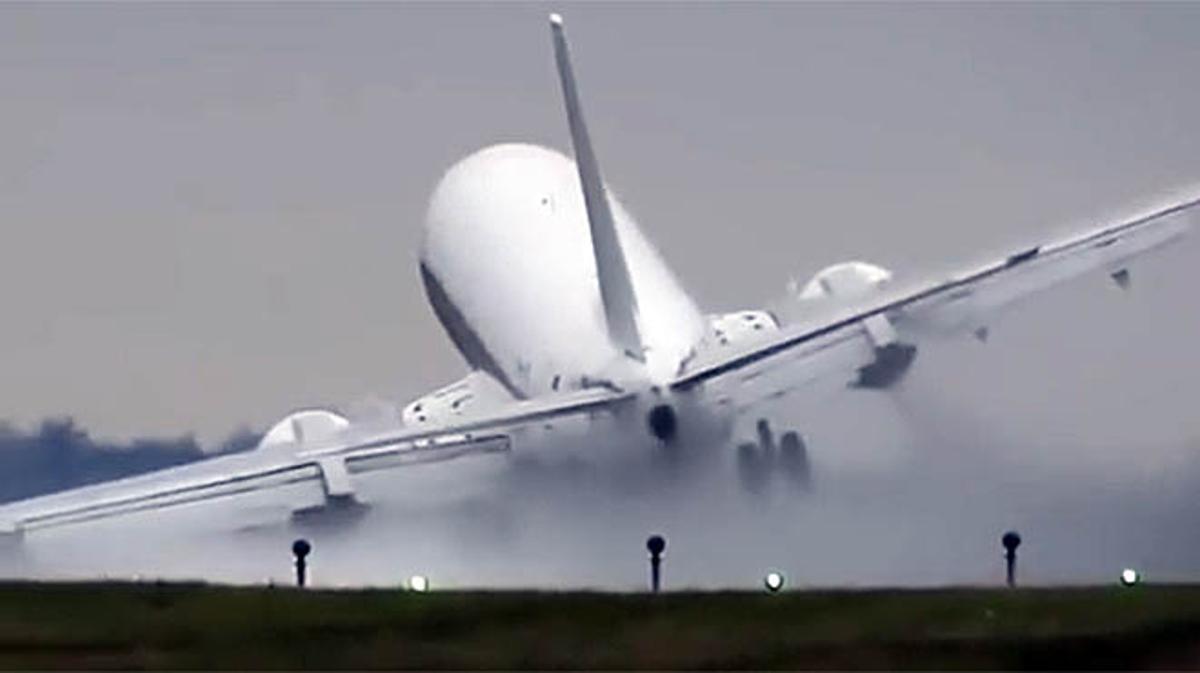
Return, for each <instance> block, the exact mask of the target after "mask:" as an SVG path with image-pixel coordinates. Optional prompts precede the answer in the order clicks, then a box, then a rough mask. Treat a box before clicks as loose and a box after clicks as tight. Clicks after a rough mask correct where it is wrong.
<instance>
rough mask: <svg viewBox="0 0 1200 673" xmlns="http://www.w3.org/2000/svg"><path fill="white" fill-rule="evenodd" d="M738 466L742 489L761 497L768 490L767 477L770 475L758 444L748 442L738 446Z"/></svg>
mask: <svg viewBox="0 0 1200 673" xmlns="http://www.w3.org/2000/svg"><path fill="white" fill-rule="evenodd" d="M737 466H738V477H739V478H740V479H741V482H742V488H743V489H745V491H746V492H747V493H750V494H752V495H761V494H762V493H763V492H764V491H765V490H766V485H767V477H768V476H770V475H769V474H768V470H767V465H766V461H765V460H763V455H762V452H761V451H760V450H759V448H758V444H755V443H753V442H747V443H745V444H739V445H738V448H737Z"/></svg>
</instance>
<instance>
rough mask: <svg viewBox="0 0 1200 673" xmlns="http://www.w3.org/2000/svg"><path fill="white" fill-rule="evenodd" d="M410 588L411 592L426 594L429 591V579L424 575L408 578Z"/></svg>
mask: <svg viewBox="0 0 1200 673" xmlns="http://www.w3.org/2000/svg"><path fill="white" fill-rule="evenodd" d="M408 588H409V590H410V591H416V592H417V593H425V592H426V591H429V578H427V577H425V576H424V575H413V576H412V577H410V578H408Z"/></svg>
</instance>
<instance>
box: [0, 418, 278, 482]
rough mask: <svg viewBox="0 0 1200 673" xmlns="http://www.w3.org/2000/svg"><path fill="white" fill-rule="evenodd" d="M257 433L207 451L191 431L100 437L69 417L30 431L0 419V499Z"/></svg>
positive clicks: (149, 466) (158, 465)
mask: <svg viewBox="0 0 1200 673" xmlns="http://www.w3.org/2000/svg"><path fill="white" fill-rule="evenodd" d="M259 436H260V435H259V434H258V433H256V432H253V431H251V430H248V429H241V430H238V431H237V432H235V433H233V434H232V435H231V436H230V437H229V438H228V439H227V440H225V441H224V442H222V443H221V445H220V446H218V447H216V449H215V450H210V451H205V450H204V449H203V448H202V447H201V446H200V444H199V443H198V442H197V441H196V438H195V437H193V436H191V435H185V436H183V437H177V438H174V439H158V438H138V439H134V440H131V441H129V442H107V441H98V440H95V439H93V438H92V437H91V436H89V435H88V433H87V431H86V430H84V429H83V428H81V427H79V426H78V425H76V423H75V421H74V419H71V418H54V419H47V420H45V421H43V422H42V423H41V425H40V426H39V427H38V428H37V429H36V430H34V431H32V432H26V431H22V430H20V429H18V428H15V427H13V426H12V425H9V424H6V423H0V502H9V501H12V500H20V499H22V498H29V497H32V496H35V495H42V494H45V493H53V492H55V491H61V490H64V489H68V488H74V487H76V486H83V485H85V484H94V483H97V482H102V481H109V480H112V479H119V478H121V477H128V476H131V475H135V474H140V473H143V472H151V471H153V470H161V469H163V468H167V467H172V466H174V465H182V464H184V463H190V462H192V461H195V460H200V459H201V458H207V457H210V456H213V455H216V454H221V453H232V452H236V451H245V450H247V449H250V448H253V447H254V446H255V444H257V443H258V439H259Z"/></svg>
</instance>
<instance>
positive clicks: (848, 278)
mask: <svg viewBox="0 0 1200 673" xmlns="http://www.w3.org/2000/svg"><path fill="white" fill-rule="evenodd" d="M891 280H892V272H891V271H888V270H887V269H885V268H883V267H880V266H875V265H874V264H868V263H867V262H842V263H841V264H834V265H833V266H829V267H826V268H824V269H821V270H820V271H819V272H817V274H816V275H815V276H813V277H812V279H811V280H809V281H808V283H806V284H805V285H804V287H803V288H802V289H801V288H799V287H797V285H796V284H795V283H792V285H791V287H789V290H790V293H791V294H792V295H794V296H796V297H797V298H799V299H801V300H805V301H808V300H815V299H854V298H858V297H862V296H864V295H866V294H869V293H871V292H875V291H878V290H880V289H882V288H883V287H884V286H886V285H887V284H888V283H889V282H891Z"/></svg>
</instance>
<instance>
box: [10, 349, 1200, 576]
mask: <svg viewBox="0 0 1200 673" xmlns="http://www.w3.org/2000/svg"><path fill="white" fill-rule="evenodd" d="M977 346H978V345H977V344H967V345H965V346H961V347H960V346H959V345H958V344H955V343H949V344H944V345H941V346H940V347H933V348H930V349H928V351H927V352H925V353H923V360H922V361H921V363H920V365H918V366H917V367H915V368H914V371H913V373H912V374H913V375H912V378H911V379H909V380H908V381H906V384H905V386H904V387H903V388H902V389H901V390H898V391H892V392H887V393H867V394H863V393H861V392H857V391H854V392H851V391H845V392H840V393H834V394H833V395H831V396H822V398H821V399H815V400H806V401H802V402H803V404H800V405H799V408H797V409H796V412H797V416H796V418H797V425H798V426H799V427H803V428H805V434H806V437H807V439H808V443H809V449H810V451H811V454H812V457H813V471H814V472H813V482H814V483H813V488H812V490H811V491H810V492H802V491H801V490H799V489H797V488H795V485H794V484H791V483H787V482H785V481H783V480H779V479H776V480H774V481H773V482H771V483H769V484H768V488H766V489H765V490H764V492H762V493H761V494H758V495H754V494H750V493H747V492H745V491H744V490H743V488H742V486H741V482H740V481H739V480H738V477H737V474H736V470H735V465H734V464H733V461H732V454H731V453H724V454H719V455H720V456H722V457H720V458H717V459H716V460H713V461H711V462H709V463H706V464H705V465H703V466H687V465H683V466H679V465H675V466H672V465H666V464H663V463H662V462H661V461H655V460H652V459H646V458H652V454H648V455H647V456H638V455H637V454H636V453H634V452H633V451H634V450H633V449H631V448H629V447H627V448H629V450H625V451H622V450H620V448H619V447H618V448H617V449H615V450H614V449H612V447H608V446H605V445H603V444H599V443H594V442H587V441H583V442H581V441H575V442H572V443H570V444H569V446H570V448H569V449H563V448H561V447H560V446H559V445H558V444H557V443H556V442H555V441H553V439H552V438H554V437H555V435H557V436H558V438H560V439H561V437H562V434H563V432H568V430H566V429H564V430H562V431H561V432H558V433H550V434H546V435H542V436H540V437H539V435H538V434H537V433H531V434H530V435H527V436H526V437H525V438H524V441H518V443H517V444H516V445H515V447H514V450H513V453H512V454H511V455H496V456H481V457H474V458H469V459H465V460H460V461H450V462H448V463H442V464H433V465H425V466H414V467H411V468H406V469H403V470H393V471H386V472H383V473H380V474H379V475H378V476H372V477H371V478H370V479H368V480H366V481H364V482H362V483H361V487H362V492H363V496H364V499H365V500H366V501H368V502H370V503H371V506H370V509H369V510H368V511H365V512H362V513H359V514H357V515H350V516H348V517H346V518H342V519H337V518H334V519H326V520H324V521H322V520H320V519H318V520H316V521H309V522H305V523H296V522H291V523H288V519H287V517H286V509H283V508H280V507H279V506H278V505H279V503H278V502H274V503H272V501H271V500H270V499H268V500H263V501H259V502H257V503H256V504H255V505H254V506H249V507H248V506H247V505H246V503H245V501H241V502H240V504H239V505H238V506H236V507H235V506H234V505H233V503H232V502H226V503H224V504H222V503H221V502H219V501H218V502H213V503H207V504H204V505H202V506H197V507H183V508H178V509H172V510H164V511H161V512H154V513H152V514H148V515H133V516H130V517H120V518H117V519H113V520H108V521H104V522H101V523H100V524H99V525H92V526H91V527H81V528H74V527H66V528H63V529H49V530H47V531H44V532H35V533H33V534H31V535H30V536H29V537H28V538H27V539H26V540H25V541H24V542H23V543H22V545H20V546H19V547H16V548H13V547H12V546H10V547H9V548H8V549H6V550H5V551H6V555H5V557H4V558H5V565H4V568H5V574H15V575H18V576H33V577H45V578H62V577H95V576H97V575H104V576H109V577H113V578H127V577H141V578H144V579H149V578H157V577H165V578H175V579H182V578H205V579H209V580H214V581H227V582H235V583H261V582H268V581H270V582H274V583H276V584H289V583H291V581H292V569H291V556H290V551H289V549H290V544H291V541H292V540H293V539H295V538H296V537H305V538H307V539H309V540H311V541H312V542H313V545H314V552H313V554H312V556H311V557H310V574H311V582H312V583H313V584H314V585H316V586H357V585H382V586H398V585H400V584H402V583H403V582H404V581H405V580H406V578H408V577H409V576H411V575H414V574H422V575H426V576H428V577H430V578H431V581H432V582H433V586H434V587H435V588H451V587H455V588H461V587H535V588H561V589H565V588H581V587H582V588H605V589H618V590H641V589H644V588H645V586H646V582H647V563H646V554H645V550H644V541H645V538H646V537H647V536H648V535H649V534H651V533H661V534H663V535H665V536H666V538H667V540H668V546H667V552H666V557H665V562H664V583H665V586H666V587H667V588H669V589H678V588H684V587H696V588H753V587H756V586H759V585H760V583H761V579H762V576H763V575H764V574H765V573H766V572H767V571H768V570H779V571H782V572H783V573H784V574H785V575H786V577H787V578H788V581H789V584H790V585H791V586H825V587H828V586H878V585H889V586H930V585H945V584H999V583H1001V582H1002V581H1003V563H1002V559H1001V548H1000V544H999V536H1000V533H1002V532H1003V531H1005V530H1008V529H1010V528H1015V529H1017V530H1019V531H1021V534H1022V536H1023V537H1024V539H1025V544H1024V545H1023V546H1022V548H1021V551H1020V562H1019V568H1020V570H1019V577H1020V581H1021V582H1022V583H1027V584H1043V585H1044V584H1059V583H1068V584H1071V583H1111V582H1113V581H1115V578H1116V576H1117V573H1119V571H1120V569H1121V568H1124V567H1135V568H1137V569H1139V571H1141V572H1142V573H1143V575H1144V576H1145V577H1146V578H1147V579H1148V580H1149V581H1184V580H1195V579H1196V577H1197V574H1198V573H1200V541H1198V540H1197V539H1196V538H1195V537H1194V536H1192V535H1191V534H1190V532H1191V531H1193V530H1195V528H1196V525H1197V524H1198V523H1200V505H1198V504H1197V502H1196V501H1195V498H1194V494H1195V493H1196V492H1197V490H1196V489H1197V487H1200V470H1198V469H1197V465H1198V463H1200V461H1198V460H1197V459H1196V455H1195V452H1196V451H1197V447H1195V446H1186V445H1169V446H1154V445H1152V444H1147V445H1144V446H1142V447H1140V448H1138V449H1137V450H1129V449H1127V448H1126V447H1125V446H1122V445H1118V444H1106V443H1105V441H1104V439H1103V438H1102V437H1097V436H1091V437H1089V436H1088V435H1087V433H1086V431H1081V432H1079V433H1078V435H1077V436H1076V437H1075V438H1074V439H1073V440H1072V441H1074V442H1076V443H1073V444H1066V443H1063V441H1062V440H1061V439H1060V438H1046V437H1042V438H1038V437H1034V436H1030V435H1029V434H1028V430H1029V429H1030V427H1032V429H1033V430H1034V431H1037V430H1038V429H1039V428H1038V427H1037V425H1033V426H1025V427H1022V426H1021V425H1020V424H1019V423H1008V424H1004V425H1002V424H1000V423H998V422H997V418H1000V417H1002V416H1004V414H1005V413H1010V412H1011V408H1004V407H1003V406H1001V407H1000V408H999V409H997V408H996V406H993V407H991V408H990V409H983V408H979V407H974V408H973V407H972V405H973V404H974V403H975V402H976V401H975V400H973V399H971V398H972V397H973V395H977V394H981V393H979V392H978V391H977V392H976V393H974V394H972V393H969V392H968V393H967V394H964V393H963V391H964V390H965V388H964V387H962V386H960V385H958V384H953V383H947V381H949V379H948V378H947V377H948V376H949V375H950V373H951V371H952V370H961V369H962V368H964V367H965V366H968V365H970V364H972V363H978V362H979V359H980V358H982V357H984V354H983V353H981V352H979V350H978V348H977ZM993 347H998V348H1001V349H1003V348H1005V347H1004V346H1003V345H999V346H997V345H996V344H994V343H991V344H988V345H987V346H985V347H984V348H993ZM987 369H988V367H987V366H986V365H983V366H981V369H980V370H979V371H986V370H987ZM1129 392H1131V393H1137V394H1139V395H1141V396H1143V397H1150V398H1153V397H1154V396H1156V395H1161V394H1163V391H1155V390H1153V389H1143V390H1140V391H1139V390H1137V389H1136V387H1135V388H1133V389H1131V390H1130V391H1129ZM797 402H798V401H797V400H788V401H787V402H785V403H784V404H785V405H787V404H796V403H797ZM1007 406H1009V407H1011V405H1007ZM800 412H803V414H802V415H800ZM864 419H871V420H870V422H863V420H864ZM1102 427H1103V426H1102V424H1101V428H1102ZM548 440H550V441H548ZM652 448H655V447H638V448H637V449H636V450H638V451H640V450H650V449H652ZM685 448H686V447H685ZM614 454H623V456H622V457H620V458H619V459H618V458H614Z"/></svg>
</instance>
